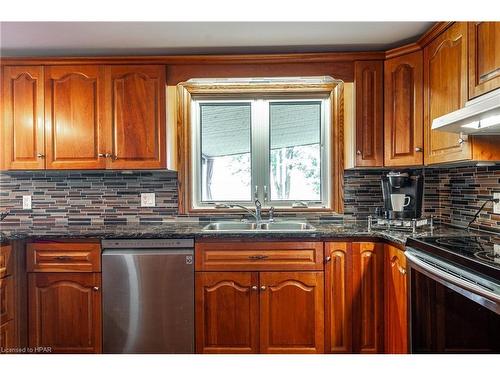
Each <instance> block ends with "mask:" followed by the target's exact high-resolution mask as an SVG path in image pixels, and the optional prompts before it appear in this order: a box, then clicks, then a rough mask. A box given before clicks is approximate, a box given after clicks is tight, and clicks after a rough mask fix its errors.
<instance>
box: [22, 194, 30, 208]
mask: <svg viewBox="0 0 500 375" xmlns="http://www.w3.org/2000/svg"><path fill="white" fill-rule="evenodd" d="M23 210H31V195H23Z"/></svg>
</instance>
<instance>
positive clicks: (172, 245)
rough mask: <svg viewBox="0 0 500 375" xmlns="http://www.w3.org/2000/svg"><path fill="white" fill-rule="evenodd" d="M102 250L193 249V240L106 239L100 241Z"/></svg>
mask: <svg viewBox="0 0 500 375" xmlns="http://www.w3.org/2000/svg"><path fill="white" fill-rule="evenodd" d="M101 245H102V248H103V249H145V248H147V249H159V248H163V249H180V248H183V249H185V248H192V247H194V240H193V239H188V238H169V239H159V238H151V239H115V240H114V239H106V240H102V241H101Z"/></svg>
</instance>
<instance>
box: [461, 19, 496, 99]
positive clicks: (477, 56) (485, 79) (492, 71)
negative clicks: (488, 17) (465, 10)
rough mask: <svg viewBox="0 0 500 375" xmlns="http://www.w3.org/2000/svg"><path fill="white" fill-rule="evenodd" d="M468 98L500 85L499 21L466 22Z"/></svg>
mask: <svg viewBox="0 0 500 375" xmlns="http://www.w3.org/2000/svg"><path fill="white" fill-rule="evenodd" d="M468 29H469V30H468V32H469V99H472V98H475V97H477V96H479V95H482V94H484V93H486V92H488V91H491V90H494V89H497V88H499V87H500V22H468Z"/></svg>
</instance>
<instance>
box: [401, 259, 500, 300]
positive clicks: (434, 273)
mask: <svg viewBox="0 0 500 375" xmlns="http://www.w3.org/2000/svg"><path fill="white" fill-rule="evenodd" d="M405 256H406V258H407V259H408V261H409V262H410V263H411V264H412V265H413V268H416V269H417V271H423V272H425V273H426V274H428V276H430V277H432V278H434V279H435V280H436V281H439V279H441V280H443V281H444V282H447V283H450V284H453V285H455V286H457V287H459V288H462V289H465V290H467V291H469V292H471V293H474V294H477V295H479V296H481V297H483V298H486V299H488V300H490V301H491V302H494V303H495V304H497V305H499V304H500V296H498V295H497V294H495V293H493V292H491V291H489V290H487V289H485V288H482V287H480V286H479V285H476V284H472V283H470V282H467V281H465V280H462V279H461V278H459V277H456V276H453V275H452V274H450V273H448V272H445V271H443V270H440V269H439V268H437V267H434V266H432V265H431V264H429V263H427V262H424V261H422V260H421V259H419V258H418V257H417V256H415V254H412V253H411V252H410V251H405ZM415 266H416V267H415Z"/></svg>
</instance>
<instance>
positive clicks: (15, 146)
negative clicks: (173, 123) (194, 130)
mask: <svg viewBox="0 0 500 375" xmlns="http://www.w3.org/2000/svg"><path fill="white" fill-rule="evenodd" d="M165 70H166V68H165V66H163V65H109V66H107V65H47V66H44V67H43V66H19V67H15V66H5V67H4V68H3V76H4V79H3V97H4V100H3V113H4V119H3V136H4V137H5V140H4V144H5V149H4V150H2V155H1V156H2V163H1V164H2V168H5V169H13V170H15V169H21V170H22V169H28V170H32V169H161V168H165V167H166V81H165Z"/></svg>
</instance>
